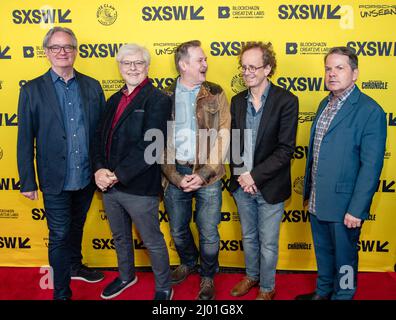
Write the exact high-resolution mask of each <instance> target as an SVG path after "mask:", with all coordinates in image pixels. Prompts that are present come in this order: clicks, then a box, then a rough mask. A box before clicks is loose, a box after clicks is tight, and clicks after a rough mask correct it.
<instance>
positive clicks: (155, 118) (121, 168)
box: [94, 83, 172, 196]
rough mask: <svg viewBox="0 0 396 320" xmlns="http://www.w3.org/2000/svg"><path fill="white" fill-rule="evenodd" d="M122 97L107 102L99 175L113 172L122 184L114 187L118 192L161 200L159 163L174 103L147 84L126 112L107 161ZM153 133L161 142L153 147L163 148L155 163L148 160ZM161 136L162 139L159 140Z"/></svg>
mask: <svg viewBox="0 0 396 320" xmlns="http://www.w3.org/2000/svg"><path fill="white" fill-rule="evenodd" d="M122 95H123V93H122V92H121V90H120V91H118V92H116V93H115V94H114V95H112V96H111V97H110V98H109V99H108V101H107V105H106V111H105V114H104V117H103V119H102V121H101V125H100V133H99V134H98V136H97V137H96V142H95V160H94V162H95V171H97V170H99V169H102V168H106V169H109V170H110V171H113V172H114V173H115V175H116V176H117V178H118V180H119V182H118V183H117V184H116V185H115V186H114V188H116V189H117V190H120V191H123V192H127V193H131V194H136V195H142V196H158V195H160V193H161V168H160V162H159V160H160V157H161V156H162V155H163V153H162V151H163V147H164V144H165V143H166V130H167V129H166V128H167V120H169V119H170V115H171V108H172V102H171V99H170V98H169V97H168V96H167V95H165V94H164V93H162V92H161V91H160V90H158V89H157V88H154V86H153V85H152V84H151V83H147V84H146V85H145V86H144V87H143V88H142V89H141V90H140V91H139V93H138V94H137V95H136V97H135V98H133V99H132V101H131V102H130V103H129V105H128V106H127V107H126V108H125V110H124V112H123V113H122V115H121V117H120V119H119V120H118V122H117V124H116V126H115V127H114V129H113V135H112V141H111V147H110V155H109V157H107V156H106V153H107V152H106V151H107V143H108V139H109V134H110V129H111V125H112V122H113V118H114V115H115V113H116V110H117V107H118V104H119V103H120V100H121V98H122ZM150 129H156V130H155V131H156V132H153V134H154V137H156V138H158V139H160V140H158V139H157V140H156V143H158V144H153V147H155V146H158V147H159V146H161V147H162V150H156V151H157V152H155V154H154V156H155V157H156V161H155V162H154V163H150V162H147V161H146V159H145V153H146V152H147V151H149V150H150V149H146V148H147V147H148V146H150V145H151V144H152V143H153V141H152V139H151V137H148V138H147V140H145V135H146V133H147V131H149V130H150ZM158 134H159V135H161V136H162V137H157V135H158ZM161 139H162V140H161ZM161 142H162V145H161ZM154 149H155V148H154ZM147 155H149V156H152V155H153V153H152V152H151V151H150V152H148V154H147ZM149 160H150V159H149ZM151 160H153V159H151Z"/></svg>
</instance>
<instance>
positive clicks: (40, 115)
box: [17, 71, 106, 194]
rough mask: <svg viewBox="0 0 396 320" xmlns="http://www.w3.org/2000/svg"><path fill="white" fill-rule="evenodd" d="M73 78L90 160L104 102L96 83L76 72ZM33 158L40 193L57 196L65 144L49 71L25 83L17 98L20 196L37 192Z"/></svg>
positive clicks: (59, 111)
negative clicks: (78, 93) (79, 101)
mask: <svg viewBox="0 0 396 320" xmlns="http://www.w3.org/2000/svg"><path fill="white" fill-rule="evenodd" d="M75 75H76V80H77V82H78V85H79V88H80V93H81V100H82V104H83V118H84V125H85V132H86V133H87V145H88V150H89V154H90V158H91V159H92V156H93V144H94V143H93V142H94V137H95V131H96V130H97V127H98V124H99V120H100V118H101V115H102V112H103V110H104V105H105V102H106V101H105V97H104V95H103V91H102V88H101V86H100V84H99V82H98V81H97V80H95V79H93V78H90V77H88V76H86V75H83V74H81V73H79V72H77V71H75ZM35 145H36V148H35ZM34 156H36V161H37V174H38V180H39V186H40V190H41V191H42V192H44V193H48V194H58V193H60V192H61V191H62V189H63V185H64V183H65V177H66V170H67V168H66V165H67V164H66V157H67V140H66V132H65V128H64V122H63V116H62V111H61V108H60V105H59V102H58V98H57V96H56V91H55V87H54V84H53V82H52V79H51V74H50V71H48V72H46V73H45V74H44V75H42V76H40V77H38V78H36V79H33V80H31V81H29V82H28V83H26V84H25V85H24V86H23V87H22V88H21V91H20V95H19V104H18V143H17V159H18V171H19V178H20V186H21V191H22V192H27V191H34V190H37V182H36V170H35V167H34ZM91 165H92V163H91Z"/></svg>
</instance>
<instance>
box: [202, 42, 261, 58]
mask: <svg viewBox="0 0 396 320" xmlns="http://www.w3.org/2000/svg"><path fill="white" fill-rule="evenodd" d="M254 42H255V41H248V42H243V41H242V42H241V41H227V42H224V41H214V42H212V43H211V44H210V49H211V50H210V54H211V55H212V56H237V55H239V53H240V52H241V50H242V48H243V47H244V46H245V45H246V44H248V43H254Z"/></svg>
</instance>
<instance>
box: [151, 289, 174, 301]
mask: <svg viewBox="0 0 396 320" xmlns="http://www.w3.org/2000/svg"><path fill="white" fill-rule="evenodd" d="M172 298H173V289H172V288H171V289H170V290H167V291H156V292H155V296H154V300H172Z"/></svg>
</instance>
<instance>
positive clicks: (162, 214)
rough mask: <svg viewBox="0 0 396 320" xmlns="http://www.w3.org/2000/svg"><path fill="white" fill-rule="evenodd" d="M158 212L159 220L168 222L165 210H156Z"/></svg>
mask: <svg viewBox="0 0 396 320" xmlns="http://www.w3.org/2000/svg"><path fill="white" fill-rule="evenodd" d="M158 213H159V222H162V221H164V222H169V217H168V213H167V212H166V211H162V210H158Z"/></svg>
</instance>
